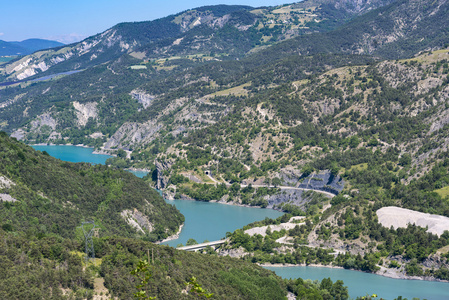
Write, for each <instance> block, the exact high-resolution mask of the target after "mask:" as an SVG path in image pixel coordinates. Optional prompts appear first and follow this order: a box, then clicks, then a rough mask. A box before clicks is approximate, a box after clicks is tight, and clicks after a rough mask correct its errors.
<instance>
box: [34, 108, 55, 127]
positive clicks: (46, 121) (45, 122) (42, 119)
mask: <svg viewBox="0 0 449 300" xmlns="http://www.w3.org/2000/svg"><path fill="white" fill-rule="evenodd" d="M56 124H57V123H56V120H55V119H54V118H53V117H52V116H51V114H50V113H49V112H47V113H44V114H42V115H40V116H38V117H37V118H36V119H35V120H34V121H31V128H32V129H38V128H42V127H43V126H49V127H50V128H51V129H52V130H55V129H56Z"/></svg>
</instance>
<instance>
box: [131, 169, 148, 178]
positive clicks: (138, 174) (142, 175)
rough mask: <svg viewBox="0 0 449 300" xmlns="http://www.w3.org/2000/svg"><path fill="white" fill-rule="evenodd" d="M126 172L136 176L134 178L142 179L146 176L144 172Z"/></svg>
mask: <svg viewBox="0 0 449 300" xmlns="http://www.w3.org/2000/svg"><path fill="white" fill-rule="evenodd" d="M128 172H131V173H133V174H134V175H136V176H137V177H139V178H143V177H145V175H147V174H148V172H146V171H134V170H128Z"/></svg>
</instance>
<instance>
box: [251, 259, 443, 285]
mask: <svg viewBox="0 0 449 300" xmlns="http://www.w3.org/2000/svg"><path fill="white" fill-rule="evenodd" d="M257 264H258V265H259V266H261V267H273V268H285V267H313V268H329V269H343V270H348V271H356V272H362V273H366V274H372V275H378V276H382V277H387V278H392V279H399V280H418V281H430V282H444V283H449V281H448V280H442V279H438V278H435V277H429V276H427V277H419V276H407V275H405V274H402V273H398V272H394V270H392V269H388V268H385V267H381V269H380V270H379V271H377V272H376V273H370V272H364V271H361V270H354V269H345V268H343V267H340V266H332V265H323V264H310V265H307V264H270V263H257ZM383 271H386V272H383Z"/></svg>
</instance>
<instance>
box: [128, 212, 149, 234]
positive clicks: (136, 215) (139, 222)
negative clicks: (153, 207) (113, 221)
mask: <svg viewBox="0 0 449 300" xmlns="http://www.w3.org/2000/svg"><path fill="white" fill-rule="evenodd" d="M120 215H121V216H122V218H124V219H125V221H126V223H128V224H129V225H131V226H132V227H134V228H135V229H136V230H137V231H139V232H141V233H146V232H152V231H153V228H154V226H153V224H152V223H151V222H150V221H149V220H148V217H147V216H146V215H144V214H143V213H141V212H140V211H138V210H137V209H134V210H133V211H132V210H129V209H125V210H124V211H122V212H121V213H120Z"/></svg>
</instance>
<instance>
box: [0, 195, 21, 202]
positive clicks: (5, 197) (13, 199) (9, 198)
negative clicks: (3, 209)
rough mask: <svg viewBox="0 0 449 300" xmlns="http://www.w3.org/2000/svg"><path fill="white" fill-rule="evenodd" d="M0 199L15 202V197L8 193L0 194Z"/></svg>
mask: <svg viewBox="0 0 449 300" xmlns="http://www.w3.org/2000/svg"><path fill="white" fill-rule="evenodd" d="M0 201H4V202H16V201H17V199H15V198H13V197H11V195H9V194H0Z"/></svg>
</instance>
